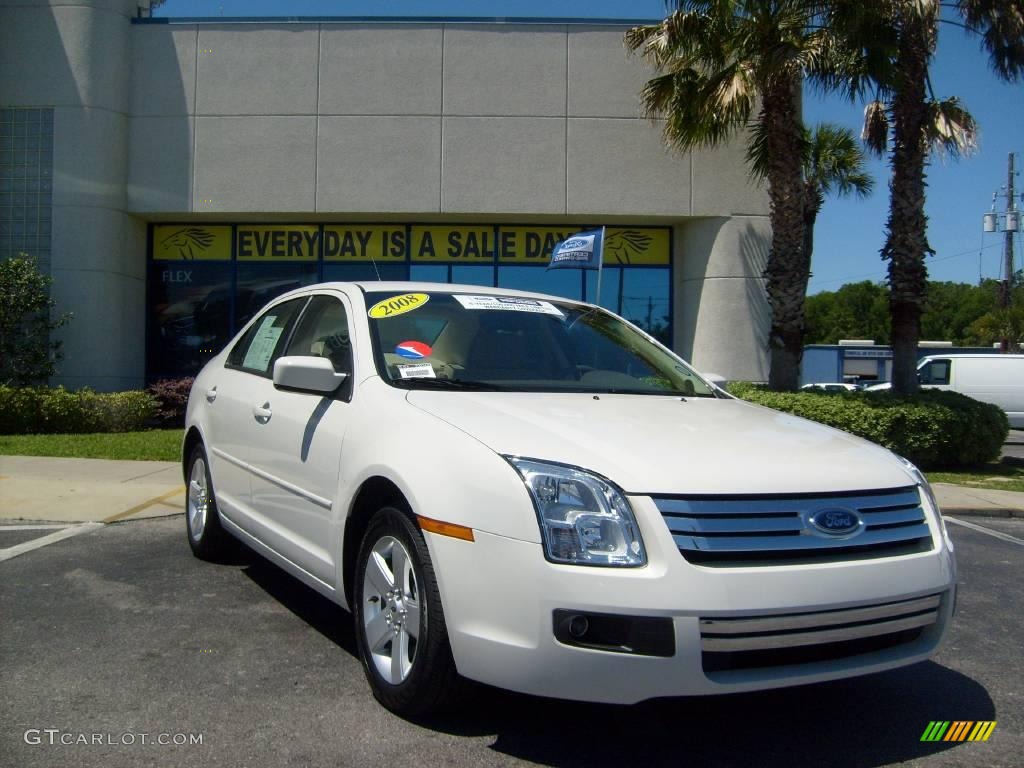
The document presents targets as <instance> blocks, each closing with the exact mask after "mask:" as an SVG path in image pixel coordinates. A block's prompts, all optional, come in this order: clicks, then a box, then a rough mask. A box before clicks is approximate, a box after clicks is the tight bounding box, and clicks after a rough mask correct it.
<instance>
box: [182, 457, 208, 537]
mask: <svg viewBox="0 0 1024 768" xmlns="http://www.w3.org/2000/svg"><path fill="white" fill-rule="evenodd" d="M209 509H210V490H209V488H208V487H207V485H206V462H205V461H203V460H202V459H196V460H195V461H194V462H193V463H192V475H191V476H190V477H189V480H188V510H187V511H188V529H189V532H190V533H191V535H192V538H193V539H194V540H195V541H199V539H201V538H202V537H203V529H205V528H206V515H207V513H208V512H209Z"/></svg>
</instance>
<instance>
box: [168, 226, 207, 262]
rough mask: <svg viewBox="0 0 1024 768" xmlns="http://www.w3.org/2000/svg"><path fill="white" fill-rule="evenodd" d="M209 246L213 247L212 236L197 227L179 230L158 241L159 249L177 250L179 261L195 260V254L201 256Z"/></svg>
mask: <svg viewBox="0 0 1024 768" xmlns="http://www.w3.org/2000/svg"><path fill="white" fill-rule="evenodd" d="M211 245H213V235H212V234H210V233H209V232H208V231H207V230H205V229H200V228H199V227H186V228H185V229H179V230H178V231H177V232H173V233H171V234H170V235H168V236H167V237H165V238H164V239H163V240H161V241H160V247H161V248H162V249H163V250H164V251H170V250H171V249H172V248H177V249H178V258H181V259H195V258H196V254H197V253H198V254H200V255H202V252H203V251H205V250H206V249H207V248H209V247H210V246H211Z"/></svg>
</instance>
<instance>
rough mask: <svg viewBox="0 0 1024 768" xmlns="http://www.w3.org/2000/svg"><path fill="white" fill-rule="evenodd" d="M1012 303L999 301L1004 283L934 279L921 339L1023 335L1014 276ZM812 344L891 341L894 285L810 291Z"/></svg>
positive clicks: (1023, 292) (1023, 302)
mask: <svg viewBox="0 0 1024 768" xmlns="http://www.w3.org/2000/svg"><path fill="white" fill-rule="evenodd" d="M1015 284H1016V287H1015V288H1014V300H1013V307H1012V308H1011V309H1009V310H1006V309H1001V308H1000V306H999V292H1000V290H1001V285H1002V283H1001V282H999V281H997V280H984V281H982V283H981V284H980V285H971V284H968V283H947V282H935V281H929V283H928V293H927V296H928V298H927V299H926V301H925V305H924V313H923V314H922V316H921V338H922V339H928V340H930V341H952V342H953V343H954V344H956V345H962V346H984V347H987V346H991V345H992V344H995V343H998V342H999V341H1000V340H1001V339H1002V338H1003V333H1004V331H1006V330H1008V331H1009V334H1008V335H1009V338H1011V339H1015V340H1017V341H1018V342H1019V341H1022V340H1024V284H1022V283H1021V280H1020V278H1019V277H1018V279H1017V280H1016V281H1015ZM805 311H806V317H807V336H806V340H807V343H808V344H836V343H838V342H839V340H840V339H874V340H875V342H877V343H878V344H889V343H891V335H890V329H891V322H890V312H889V289H888V287H887V286H886V285H885V284H884V283H872V282H870V281H867V280H865V281H863V282H860V283H848V284H846V285H844V286H843V287H842V288H840V289H839V290H837V291H823V292H821V293H817V294H815V295H813V296H808V297H807V301H806V305H805Z"/></svg>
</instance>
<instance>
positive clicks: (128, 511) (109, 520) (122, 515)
mask: <svg viewBox="0 0 1024 768" xmlns="http://www.w3.org/2000/svg"><path fill="white" fill-rule="evenodd" d="M184 491H185V488H184V486H182V487H181V488H175V489H174V490H173V491H168V492H167V493H165V494H163V495H162V496H154V497H153V498H152V499H150V500H149V501H144V502H142V503H141V504H136V505H135V506H134V507H132V508H131V509H126V510H125V511H124V512H118V513H117V514H116V515H111V516H110V517H108V518H105V519H104V520H103V522H104V523H116V522H117V521H118V520H124V519H125V518H126V517H131V516H132V515H135V514H138V513H139V512H141V511H142V510H144V509H147V508H149V507H152V506H153V505H154V504H159V503H160V502H161V501H166V500H167V499H169V498H171V497H172V496H177V495H178V494H179V493H184Z"/></svg>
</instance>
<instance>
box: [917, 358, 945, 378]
mask: <svg viewBox="0 0 1024 768" xmlns="http://www.w3.org/2000/svg"><path fill="white" fill-rule="evenodd" d="M949 368H950V361H949V360H932V361H931V362H930V363H928V365H926V366H925V367H924V368H922V369H921V375H920V382H921V383H922V384H949Z"/></svg>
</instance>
